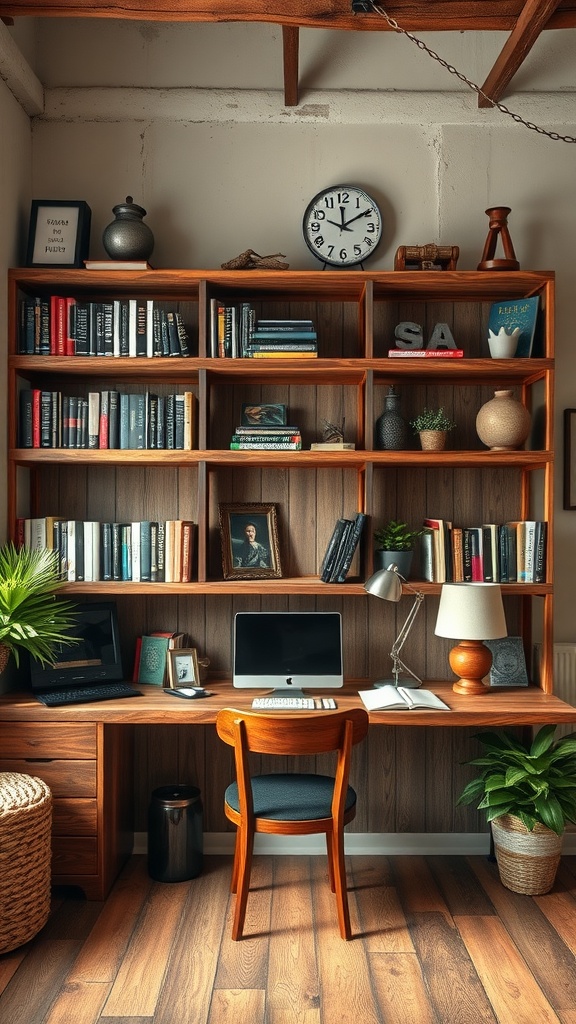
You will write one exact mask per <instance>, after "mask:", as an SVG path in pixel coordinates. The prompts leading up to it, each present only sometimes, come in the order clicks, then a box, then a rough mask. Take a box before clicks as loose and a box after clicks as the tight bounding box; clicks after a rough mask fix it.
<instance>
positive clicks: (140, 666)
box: [132, 630, 186, 686]
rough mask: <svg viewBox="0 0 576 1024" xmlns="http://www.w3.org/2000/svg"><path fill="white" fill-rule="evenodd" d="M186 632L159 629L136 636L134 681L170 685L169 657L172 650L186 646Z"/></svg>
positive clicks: (154, 684) (153, 684)
mask: <svg viewBox="0 0 576 1024" xmlns="http://www.w3.org/2000/svg"><path fill="white" fill-rule="evenodd" d="M185 640H186V634H185V633H170V632H163V631H161V630H158V631H156V632H154V633H149V634H147V635H145V636H139V637H137V638H136V648H135V651H134V668H133V670H132V681H133V682H134V683H149V684H151V685H152V686H169V685H170V682H169V678H168V675H169V674H168V659H169V657H170V651H174V650H181V649H182V648H183V647H184V646H185Z"/></svg>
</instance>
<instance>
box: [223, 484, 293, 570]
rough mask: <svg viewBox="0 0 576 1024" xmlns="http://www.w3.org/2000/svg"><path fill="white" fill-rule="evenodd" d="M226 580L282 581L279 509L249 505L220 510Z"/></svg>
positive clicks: (261, 505)
mask: <svg viewBox="0 0 576 1024" xmlns="http://www.w3.org/2000/svg"><path fill="white" fill-rule="evenodd" d="M218 514H219V520H220V537H221V542H222V573H223V577H224V579H225V580H265V579H280V578H281V576H282V568H281V565H280V545H279V542H278V522H277V511H276V505H274V504H266V503H262V504H259V503H256V502H249V503H248V504H235V503H226V502H225V503H223V504H220V505H219V506H218Z"/></svg>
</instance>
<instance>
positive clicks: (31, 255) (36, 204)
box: [26, 199, 91, 268]
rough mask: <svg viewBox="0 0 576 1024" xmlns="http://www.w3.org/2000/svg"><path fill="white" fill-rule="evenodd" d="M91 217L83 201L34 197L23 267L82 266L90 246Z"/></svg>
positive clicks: (88, 208)
mask: <svg viewBox="0 0 576 1024" xmlns="http://www.w3.org/2000/svg"><path fill="white" fill-rule="evenodd" d="M90 219H91V210H90V207H89V206H88V203H86V202H85V201H84V200H62V199H33V200H32V206H31V208H30V227H29V229H28V248H27V253H26V266H27V267H71V268H76V267H78V268H80V267H83V265H84V260H85V259H87V257H88V249H89V246H90Z"/></svg>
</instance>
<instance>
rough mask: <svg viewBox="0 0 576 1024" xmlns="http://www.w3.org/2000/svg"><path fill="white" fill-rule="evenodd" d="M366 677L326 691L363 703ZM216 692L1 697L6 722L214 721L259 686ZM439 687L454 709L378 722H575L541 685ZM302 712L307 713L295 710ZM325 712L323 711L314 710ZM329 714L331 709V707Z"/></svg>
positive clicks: (220, 685) (573, 711)
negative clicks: (82, 698)
mask: <svg viewBox="0 0 576 1024" xmlns="http://www.w3.org/2000/svg"><path fill="white" fill-rule="evenodd" d="M359 685H360V686H361V687H363V688H366V683H365V681H360V682H356V683H355V682H354V681H350V682H348V683H347V684H346V686H345V687H344V689H342V690H332V691H328V690H327V691H325V692H326V694H329V693H330V694H331V695H332V696H334V697H335V699H336V702H337V705H338V708H339V709H341V708H351V707H363V706H364V705H363V704H362V702H361V700H360V698H359V697H358V692H357V691H358V686H359ZM207 688H209V689H211V690H213V691H214V696H213V697H205V698H203V699H202V700H183V699H180V698H178V697H173V696H169V695H167V694H165V693H164V692H163V691H162V690H161V689H160V688H159V687H156V686H139V687H138V689H141V690H142V692H143V696H142V697H133V698H130V699H128V700H111V701H100V702H97V703H94V704H81V705H79V704H76V705H70V706H68V707H63V708H48V707H46V706H45V705H43V704H40V703H39V702H38V701H37V700H36V699H35V698H34V697H33V696H32V695H31V694H29V693H21V692H20V693H16V692H14V693H8V694H4V695H2V696H0V722H10V721H12V722H16V721H20V722H22V721H25V722H26V721H27V722H43V721H45V722H62V721H69V722H109V723H124V724H133V725H165V724H174V725H210V724H213V723H214V722H215V721H216V715H217V713H218V711H219V710H220V708H223V707H235V708H239V709H248V708H249V707H250V705H251V702H252V699H253V697H254V696H255V695H256V691H253V690H234V689H233V688H232V686H231V685H230V683H229V682H219V681H217V682H209V683H207ZM426 688H427V689H430V690H433V691H434V692H435V693H437V694H438V696H439V697H441V698H442V700H443V701H444V702H445V703H446V704H448V706H449V707H450V709H451V710H450V711H416V710H414V711H373V712H371V713H370V722H371V724H372V725H427V726H447V727H452V726H471V727H481V728H485V727H491V726H513V725H544V724H548V723H556V724H563V725H568V724H570V723H572V722H573V723H575V729H576V708H574V707H572V706H571V705H569V704H565V703H564V701H561V700H560V699H559V698H558V697H554V696H553V695H551V694H547V693H543V692H542V690H540V689H538V688H537V687H533V686H530V687H527V688H526V687H518V688H514V689H512V688H511V689H506V690H487V692H486V694H485V695H484V694H483V695H481V696H479V697H465V696H463V695H461V694H457V693H454V691H453V689H452V684H451V683H446V682H443V683H436V682H430V683H427V684H426ZM294 713H295V714H302V712H294ZM311 713H313V714H322V713H323V712H321V711H318V712H311ZM325 713H326V712H325Z"/></svg>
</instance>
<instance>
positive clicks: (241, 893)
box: [232, 827, 254, 940]
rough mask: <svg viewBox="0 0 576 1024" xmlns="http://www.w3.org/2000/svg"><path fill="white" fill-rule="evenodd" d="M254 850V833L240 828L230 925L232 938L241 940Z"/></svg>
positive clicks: (235, 859)
mask: <svg viewBox="0 0 576 1024" xmlns="http://www.w3.org/2000/svg"><path fill="white" fill-rule="evenodd" d="M253 849H254V833H253V832H252V831H249V830H248V829H246V828H242V827H240V828H239V829H238V834H237V836H236V851H235V854H234V869H233V870H234V871H235V872H236V907H235V910H234V921H233V923H232V938H233V939H234V940H236V939H241V938H242V931H243V929H244V918H245V917H246V904H247V902H248V891H249V889H250V871H251V869H252V851H253Z"/></svg>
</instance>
